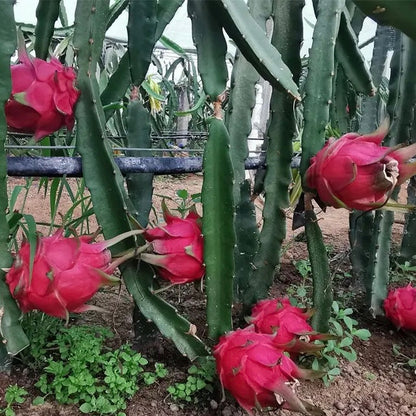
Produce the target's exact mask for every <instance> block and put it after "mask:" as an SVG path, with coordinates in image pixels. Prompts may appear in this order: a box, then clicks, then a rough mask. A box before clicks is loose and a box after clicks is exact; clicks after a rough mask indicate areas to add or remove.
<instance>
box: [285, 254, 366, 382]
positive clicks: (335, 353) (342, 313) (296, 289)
mask: <svg viewBox="0 0 416 416" xmlns="http://www.w3.org/2000/svg"><path fill="white" fill-rule="evenodd" d="M295 267H296V269H297V270H298V272H299V274H300V275H301V276H302V282H301V284H299V285H292V286H291V287H290V288H289V290H288V292H289V295H290V300H291V302H292V304H294V305H296V306H300V307H311V304H310V299H311V293H312V280H311V265H310V262H309V260H308V259H306V260H305V259H303V260H299V261H297V262H296V263H295ZM350 300H351V297H350V296H344V295H343V294H341V296H339V298H338V299H337V300H334V301H333V302H332V312H331V316H330V318H329V333H330V334H331V335H333V336H334V337H335V338H334V339H330V340H327V341H323V342H324V344H325V347H324V348H323V350H322V353H321V355H320V356H318V357H315V358H314V359H313V360H312V361H310V359H309V358H308V357H304V358H303V360H304V361H305V362H307V363H308V365H310V366H311V368H312V369H313V370H319V371H324V372H325V375H324V376H323V377H322V379H323V382H324V384H325V385H329V384H330V383H331V381H332V380H333V379H334V378H335V377H337V376H338V375H339V374H340V373H341V370H340V368H339V364H340V359H346V360H348V361H350V362H352V361H355V360H356V359H357V353H356V351H355V349H354V346H353V343H354V339H359V340H361V341H367V340H368V339H369V338H370V336H371V333H370V331H368V330H367V329H365V328H359V327H358V321H356V320H355V319H353V318H352V315H353V312H354V311H353V309H352V308H350V307H348V305H347V303H348V302H349V301H350ZM316 342H322V341H316Z"/></svg>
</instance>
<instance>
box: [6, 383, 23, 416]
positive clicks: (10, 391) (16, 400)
mask: <svg viewBox="0 0 416 416" xmlns="http://www.w3.org/2000/svg"><path fill="white" fill-rule="evenodd" d="M27 394H28V392H27V390H25V389H24V388H22V387H19V386H18V385H17V384H12V385H10V386H8V387H7V389H6V393H5V394H4V400H5V402H6V407H5V408H4V409H1V411H0V413H1V414H4V415H5V416H14V415H15V411H14V410H13V408H12V406H14V405H16V404H22V403H23V402H24V401H25V400H26V398H25V396H27Z"/></svg>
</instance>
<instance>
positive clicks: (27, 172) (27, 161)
mask: <svg viewBox="0 0 416 416" xmlns="http://www.w3.org/2000/svg"><path fill="white" fill-rule="evenodd" d="M114 161H115V163H116V164H117V165H118V167H119V168H120V171H121V173H122V174H123V175H126V174H127V173H154V174H156V175H164V174H175V173H195V172H201V171H202V158H201V157H116V158H114ZM263 164H264V157H249V158H247V160H246V164H245V167H246V169H257V168H258V167H259V166H262V165H263ZM7 173H8V175H9V176H44V177H60V176H64V175H66V176H68V177H81V176H82V163H81V157H40V156H36V157H31V156H8V157H7Z"/></svg>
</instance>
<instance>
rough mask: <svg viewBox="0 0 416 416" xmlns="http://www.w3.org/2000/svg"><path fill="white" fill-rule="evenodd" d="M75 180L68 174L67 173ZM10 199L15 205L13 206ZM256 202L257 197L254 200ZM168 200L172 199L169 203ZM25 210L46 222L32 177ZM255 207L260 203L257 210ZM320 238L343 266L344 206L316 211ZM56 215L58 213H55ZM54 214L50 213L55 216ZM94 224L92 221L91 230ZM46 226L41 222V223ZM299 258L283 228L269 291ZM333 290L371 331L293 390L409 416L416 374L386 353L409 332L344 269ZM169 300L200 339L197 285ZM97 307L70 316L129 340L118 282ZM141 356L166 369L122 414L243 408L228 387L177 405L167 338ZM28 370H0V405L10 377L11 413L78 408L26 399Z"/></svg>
mask: <svg viewBox="0 0 416 416" xmlns="http://www.w3.org/2000/svg"><path fill="white" fill-rule="evenodd" d="M73 181H75V180H73ZM201 182H202V176H200V175H198V174H197V175H181V176H176V177H173V176H163V177H157V178H156V180H155V191H154V193H155V194H157V195H164V196H169V197H171V198H175V192H176V190H178V189H186V190H188V192H189V193H191V194H192V193H197V192H199V191H200V187H201ZM19 184H24V180H20V179H11V180H10V190H12V189H13V188H14V187H15V186H16V185H19ZM160 200H161V198H160V197H156V196H155V201H154V202H155V206H156V212H157V210H158V209H160ZM21 202H22V201H21V200H20V199H19V200H18V203H17V205H16V208H19V206H20V205H19V204H21ZM256 204H257V205H258V206H259V208H260V207H261V201H259V200H258V201H256ZM171 206H172V205H171ZM69 207H70V202H69V198H68V197H67V196H66V195H63V197H62V202H61V205H60V206H59V211H60V212H62V213H65V212H66V210H67V209H68V208H69ZM25 212H26V213H30V214H33V215H34V216H35V218H36V220H37V221H45V222H48V221H49V219H50V213H49V197H48V196H47V195H46V196H45V195H44V193H43V192H38V181H35V182H34V184H33V185H32V187H31V189H30V192H29V195H28V198H27V201H26V206H25ZM259 212H260V209H259ZM318 217H319V221H320V225H321V228H322V230H323V235H324V239H325V243H326V244H328V245H331V246H332V247H333V254H332V255H333V258H334V259H336V261H335V263H336V265H337V267H341V269H342V270H343V271H348V250H349V244H348V212H346V211H345V210H335V209H328V210H327V212H326V213H325V214H324V213H320V214H319V215H318ZM58 219H59V217H58ZM57 221H58V220H57ZM94 227H96V225H94V224H92V229H94ZM401 227H402V225H401V224H400V220H399V221H398V222H397V223H396V224H395V225H394V236H396V237H398V236H400V233H401ZM288 230H291V214H290V213H288ZM43 232H47V228H45V229H44V230H43ZM306 258H307V250H306V244H305V242H304V241H302V238H301V231H300V230H297V231H296V232H292V231H288V237H287V240H286V242H285V244H284V253H283V256H282V263H281V268H280V271H279V273H278V275H277V277H276V279H275V283H274V285H273V287H272V288H271V291H270V292H271V293H270V295H271V297H272V296H279V295H282V294H284V293H285V290H286V288H287V287H288V286H289V285H290V284H293V283H296V282H298V281H299V274H298V273H297V271H296V269H295V266H294V264H293V263H294V262H295V261H296V260H299V259H306ZM335 290H336V291H343V293H348V292H349V293H351V294H352V296H351V298H352V301H353V305H352V306H353V307H354V309H355V313H354V318H355V319H357V320H358V321H359V326H360V327H361V328H367V329H369V330H370V331H371V333H372V336H371V338H370V340H369V341H365V342H363V341H355V343H354V348H355V350H356V351H357V353H358V359H357V361H356V362H352V363H350V362H342V363H341V375H340V376H339V377H337V378H336V379H335V380H334V381H333V382H332V383H331V384H330V385H329V387H325V386H324V385H323V383H322V382H321V381H320V380H318V381H314V382H301V384H300V386H299V388H298V395H299V396H300V397H301V398H303V399H306V400H309V401H311V402H312V403H314V404H315V405H318V406H320V407H321V408H322V409H324V411H325V412H326V415H327V416H335V415H338V416H361V415H365V416H376V415H392V416H416V374H415V370H414V368H413V369H412V368H410V367H407V366H406V365H404V360H403V359H401V358H400V357H397V356H394V355H393V352H392V347H393V345H398V346H400V349H401V352H402V353H403V354H405V355H407V356H409V357H416V336H415V334H414V333H406V332H403V331H396V330H395V329H394V328H393V326H392V325H391V324H390V323H389V322H388V321H387V320H386V319H385V318H383V317H379V318H377V319H373V318H372V317H371V316H370V314H369V313H368V310H367V309H366V308H365V307H363V306H362V305H363V303H362V302H361V301H360V300H361V295H360V293H359V289H357V285H356V284H354V282H352V281H351V279H350V278H348V275H347V274H345V279H344V280H342V281H340V282H338V283H337V285H336V287H335ZM162 296H163V297H165V298H166V299H167V300H168V301H169V302H171V303H172V304H174V305H175V306H176V307H177V308H178V310H179V312H180V313H182V314H184V315H185V316H187V317H188V319H189V320H190V321H192V322H193V323H195V324H196V326H197V329H198V335H199V336H200V337H201V338H203V339H206V335H205V333H204V332H205V321H204V294H203V293H202V292H201V288H200V286H199V285H192V284H188V285H185V286H184V287H181V288H177V287H176V288H174V289H171V290H168V291H166V292H164V293H163V295H162ZM91 303H93V304H95V305H98V306H102V307H104V308H105V312H102V313H98V312H93V311H91V312H86V313H84V314H82V315H80V317H79V318H78V323H83V324H94V325H104V326H108V327H110V328H111V329H112V330H113V331H114V333H115V334H116V337H115V341H114V345H115V346H120V345H122V344H123V343H126V342H132V341H133V338H134V334H133V322H132V310H133V303H132V300H131V298H130V296H129V294H128V293H127V292H126V290H125V289H124V288H122V289H121V290H118V289H106V290H103V291H101V292H99V293H98V294H97V295H96V296H95V297H94V299H93V301H92V302H91ZM138 348H140V347H138ZM140 352H142V353H143V354H144V355H145V356H146V357H147V358H148V359H149V361H158V362H163V363H164V364H165V366H166V367H167V368H168V370H169V375H168V377H167V378H165V379H163V380H162V381H160V382H158V383H156V384H154V385H152V386H148V387H143V388H141V389H140V390H139V392H138V393H136V394H135V396H134V397H133V398H132V399H131V400H130V402H129V404H128V408H127V410H126V414H127V415H129V416H133V415H143V416H154V415H162V416H163V415H187V416H191V415H222V416H233V415H244V414H245V412H244V411H243V410H242V409H241V408H239V407H238V405H237V404H236V403H235V401H234V400H233V399H232V397H231V396H229V395H228V394H227V395H226V399H225V400H222V395H221V392H215V393H213V394H212V396H211V397H209V398H208V399H206V400H204V401H201V403H200V404H198V405H197V406H184V407H183V408H182V406H181V405H180V403H177V402H174V401H173V400H172V399H171V397H170V396H169V395H168V393H167V391H166V389H167V387H168V386H169V385H171V384H174V383H175V382H183V381H184V380H185V379H186V377H187V369H188V368H189V366H190V363H189V361H187V360H186V359H185V358H184V357H182V356H181V355H180V354H179V353H178V352H177V350H176V349H175V347H174V346H173V344H172V343H170V342H168V341H167V340H164V339H160V340H159V342H158V345H157V346H154V347H153V348H152V349H151V350H148V349H147V350H146V351H140ZM36 377H37V375H36V374H33V373H32V372H31V371H29V370H28V369H27V368H22V367H20V366H19V365H16V366H14V367H13V371H12V373H11V374H10V375H6V374H0V407H4V405H5V403H4V392H5V389H6V388H7V386H8V385H10V384H14V383H18V385H19V386H21V387H24V388H26V389H27V390H28V391H29V393H30V398H29V399H27V400H26V401H25V403H23V404H22V405H19V406H14V409H15V411H16V414H17V415H25V416H35V415H36V416H47V415H48V416H49V415H50V416H52V415H62V416H64V415H65V416H68V415H71V416H72V415H80V414H81V413H80V412H79V411H78V409H77V408H75V407H72V406H61V405H58V404H57V403H55V402H54V401H52V400H49V399H48V400H47V402H46V403H45V404H43V405H40V406H32V405H31V404H30V403H31V400H30V399H33V398H34V397H36V396H37V395H38V394H39V392H38V391H37V390H36V388H35V387H34V383H35V382H36ZM270 414H271V415H273V416H283V415H285V416H286V415H288V414H291V413H290V412H288V411H283V410H277V411H274V412H271V413H270Z"/></svg>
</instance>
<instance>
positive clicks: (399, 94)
mask: <svg viewBox="0 0 416 416" xmlns="http://www.w3.org/2000/svg"><path fill="white" fill-rule="evenodd" d="M415 65H416V44H415V41H413V40H411V39H410V38H409V37H407V36H406V35H404V34H401V36H400V37H399V38H398V41H397V45H396V49H395V51H394V55H393V58H392V61H391V77H390V82H389V90H390V94H389V100H388V103H387V111H388V114H389V116H390V120H392V125H391V129H390V131H389V134H388V135H387V137H386V138H385V143H384V144H385V145H387V146H396V145H398V144H400V143H406V142H408V141H410V139H411V134H410V133H411V127H412V124H413V117H414V112H413V108H414V106H415V104H416V87H415V84H414V74H413V71H414V67H415ZM398 193H399V189H397V188H396V189H395V191H394V192H393V195H392V198H393V199H397V195H398ZM377 215H379V216H381V220H380V231H379V233H378V235H377V237H376V238H377V243H378V244H377V246H378V249H377V251H376V253H375V255H374V278H373V284H372V286H373V287H372V292H371V311H372V313H373V315H382V314H383V308H382V302H383V300H384V298H385V297H386V296H387V285H388V283H389V269H390V245H391V231H392V226H393V222H394V213H393V212H392V211H387V212H384V213H381V212H378V213H377V214H376V216H377Z"/></svg>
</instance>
